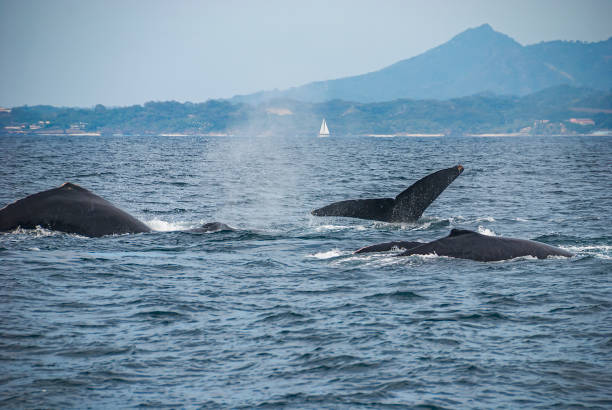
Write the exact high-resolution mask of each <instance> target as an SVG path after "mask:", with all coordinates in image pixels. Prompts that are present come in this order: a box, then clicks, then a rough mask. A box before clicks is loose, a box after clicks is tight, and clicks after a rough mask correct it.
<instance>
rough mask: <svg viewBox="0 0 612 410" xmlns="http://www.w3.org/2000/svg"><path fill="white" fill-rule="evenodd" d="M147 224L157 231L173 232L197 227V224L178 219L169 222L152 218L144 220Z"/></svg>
mask: <svg viewBox="0 0 612 410" xmlns="http://www.w3.org/2000/svg"><path fill="white" fill-rule="evenodd" d="M144 223H145V225H147V226H148V227H149V228H151V229H152V230H153V231H157V232H172V231H184V230H186V229H192V228H195V226H194V225H193V224H191V223H188V222H183V221H177V222H168V221H163V220H161V219H151V220H149V221H144Z"/></svg>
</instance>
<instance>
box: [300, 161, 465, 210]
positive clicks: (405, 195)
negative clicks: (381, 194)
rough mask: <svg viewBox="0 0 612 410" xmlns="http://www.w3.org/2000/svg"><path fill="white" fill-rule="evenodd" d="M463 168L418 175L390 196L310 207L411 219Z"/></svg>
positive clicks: (459, 166)
mask: <svg viewBox="0 0 612 410" xmlns="http://www.w3.org/2000/svg"><path fill="white" fill-rule="evenodd" d="M462 172H463V167H462V166H461V165H457V166H454V167H452V168H447V169H442V170H440V171H437V172H434V173H433V174H430V175H428V176H426V177H424V178H421V179H420V180H418V181H417V182H415V183H414V184H412V185H411V186H410V187H409V188H408V189H406V190H405V191H403V192H402V193H401V194H399V195H398V196H397V197H395V199H393V198H376V199H350V200H346V201H340V202H334V203H333V204H330V205H327V206H324V207H323V208H319V209H315V210H314V211H312V214H313V215H316V216H345V217H349V218H361V219H373V220H377V221H385V222H414V221H416V220H417V219H419V218H420V217H421V215H423V212H425V209H427V207H428V206H429V205H431V203H432V202H433V201H434V200H435V199H436V198H437V197H438V196H439V195H440V194H441V193H442V191H444V190H445V189H446V187H448V186H449V185H450V183H451V182H453V181H454V180H455V178H457V177H458V176H459V175H461V173H462Z"/></svg>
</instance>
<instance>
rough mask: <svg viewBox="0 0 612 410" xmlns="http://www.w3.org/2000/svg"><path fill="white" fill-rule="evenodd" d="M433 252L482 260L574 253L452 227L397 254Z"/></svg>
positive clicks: (570, 254)
mask: <svg viewBox="0 0 612 410" xmlns="http://www.w3.org/2000/svg"><path fill="white" fill-rule="evenodd" d="M431 254H436V255H438V256H449V257H452V258H460V259H471V260H474V261H481V262H493V261H501V260H507V259H514V258H518V257H521V256H533V257H536V258H538V259H545V258H547V257H549V256H565V257H571V256H574V255H573V254H572V253H571V252H568V251H566V250H563V249H560V248H557V247H554V246H550V245H546V244H545V243H541V242H536V241H530V240H527V239H514V238H502V237H498V236H488V235H482V234H480V233H478V232H474V231H469V230H465V229H453V230H452V231H451V232H450V234H449V235H448V236H447V237H445V238H441V239H438V240H435V241H433V242H429V243H426V244H424V245H420V246H417V247H415V248H412V249H409V250H407V251H406V252H404V253H402V254H400V255H398V256H410V255H431Z"/></svg>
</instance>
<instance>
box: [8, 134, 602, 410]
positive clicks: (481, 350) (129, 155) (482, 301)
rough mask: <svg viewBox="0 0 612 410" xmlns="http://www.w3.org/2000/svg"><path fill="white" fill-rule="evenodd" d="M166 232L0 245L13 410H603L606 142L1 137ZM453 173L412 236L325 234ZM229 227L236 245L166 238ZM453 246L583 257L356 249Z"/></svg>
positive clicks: (29, 185) (18, 237)
mask: <svg viewBox="0 0 612 410" xmlns="http://www.w3.org/2000/svg"><path fill="white" fill-rule="evenodd" d="M0 159H1V161H0V175H1V178H0V207H2V206H4V205H6V204H8V203H10V202H13V201H15V200H17V199H20V198H22V197H24V196H26V195H29V194H32V193H35V192H38V191H42V190H46V189H50V188H52V187H57V186H59V185H60V184H62V183H64V182H66V181H70V182H73V183H76V184H79V185H81V186H83V187H85V188H87V189H89V190H91V191H93V192H94V193H96V194H98V195H100V196H102V197H103V198H106V199H107V200H109V201H111V202H112V203H114V204H115V205H116V206H118V207H119V208H121V209H124V210H125V211H127V212H129V213H131V214H132V215H134V216H135V217H137V218H139V219H140V220H142V221H144V222H146V223H147V224H148V225H149V226H151V227H152V228H154V229H156V230H157V232H152V233H145V234H130V235H115V236H107V237H102V238H86V237H82V236H78V235H73V234H66V233H59V232H53V231H49V230H46V229H43V228H39V229H34V230H21V229H18V230H16V231H14V232H10V233H5V234H0V309H1V311H2V314H1V316H0V405H1V406H2V407H6V408H117V407H120V408H125V407H154V408H176V407H204V408H207V407H211V408H217V407H225V408H228V407H230V408H241V407H245V408H251V407H258V406H261V407H282V408H285V407H290V408H355V407H372V408H385V407H394V406H400V407H401V406H406V407H417V406H425V407H427V408H458V407H463V408H465V407H477V408H494V407H505V408H524V407H529V408H533V407H544V408H550V407H580V406H588V407H600V408H611V407H612V233H611V228H612V216H611V214H612V178H611V176H610V175H611V172H612V139H611V138H609V137H507V138H503V137H500V138H471V137H462V138H399V137H398V138H368V137H331V138H326V139H318V138H315V137H307V138H306V137H296V136H284V137H283V136H277V137H161V136H159V137H140V136H132V137H76V136H56V137H43V136H6V135H4V136H0ZM456 164H462V165H463V166H464V167H465V171H464V172H463V174H462V175H461V176H459V177H458V178H457V179H456V180H455V182H453V183H452V184H451V185H450V186H449V187H448V188H447V190H446V191H444V192H443V193H442V195H441V196H440V197H439V198H438V199H437V200H436V201H435V202H434V203H433V204H432V205H431V206H430V207H429V208H428V209H427V210H426V211H425V214H424V215H423V217H422V218H421V219H420V220H419V221H418V222H416V223H402V224H399V223H395V224H392V223H383V222H376V221H367V220H358V219H348V218H329V217H328V218H320V217H314V216H312V215H310V211H311V210H312V209H314V208H318V207H320V206H323V205H326V204H328V203H331V202H333V201H338V200H343V199H354V198H375V197H394V196H395V195H397V194H398V193H399V192H401V191H403V190H404V189H405V188H407V187H408V186H410V185H411V184H412V183H413V182H414V181H416V180H418V179H420V178H421V177H423V176H425V175H427V174H429V173H431V172H433V171H436V170H438V169H441V168H447V167H450V166H453V165H456ZM210 221H221V222H224V223H227V224H229V225H230V226H232V227H234V228H236V231H226V232H216V233H205V234H201V233H187V232H181V231H180V230H181V229H185V228H192V227H197V226H199V225H201V224H203V223H205V222H210ZM452 228H465V229H472V230H476V231H479V232H481V233H485V234H490V235H499V236H506V237H517V238H524V239H532V240H537V241H541V242H545V243H548V244H551V245H554V246H558V247H561V248H563V249H567V250H569V251H571V252H573V253H575V254H576V256H574V257H572V258H569V259H566V258H549V259H546V260H538V259H534V258H530V257H526V258H518V259H514V260H509V261H502V262H494V263H483V262H475V261H469V260H461V259H453V258H446V257H437V256H433V255H430V256H411V257H401V258H400V257H395V255H396V254H397V252H394V251H392V252H385V253H380V254H360V255H355V254H353V251H354V250H355V249H358V248H360V247H362V246H364V245H369V244H374V243H378V242H386V241H391V240H419V241H430V240H433V239H436V238H440V237H442V236H446V235H448V233H449V231H450V230H451V229H452Z"/></svg>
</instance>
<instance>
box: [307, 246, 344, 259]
mask: <svg viewBox="0 0 612 410" xmlns="http://www.w3.org/2000/svg"><path fill="white" fill-rule="evenodd" d="M350 254H352V252H349V251H341V250H340V249H338V248H334V249H332V250H329V251H325V252H317V253H313V254H310V255H307V256H308V257H309V258H314V259H332V258H337V257H339V256H343V255H350Z"/></svg>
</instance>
